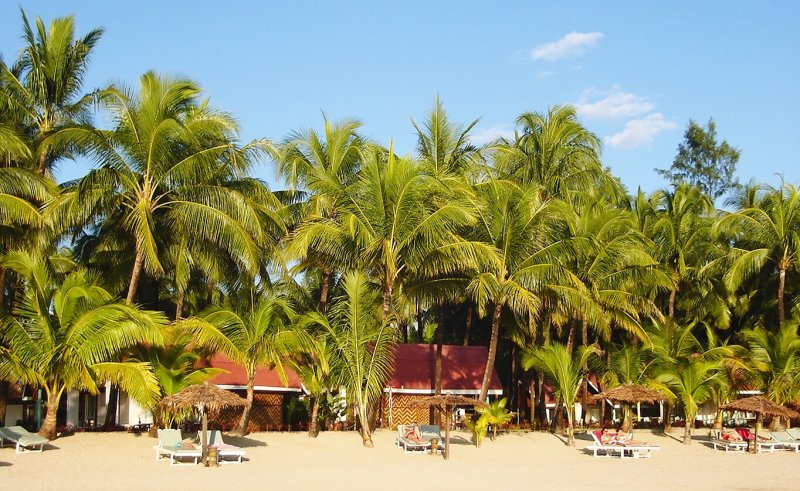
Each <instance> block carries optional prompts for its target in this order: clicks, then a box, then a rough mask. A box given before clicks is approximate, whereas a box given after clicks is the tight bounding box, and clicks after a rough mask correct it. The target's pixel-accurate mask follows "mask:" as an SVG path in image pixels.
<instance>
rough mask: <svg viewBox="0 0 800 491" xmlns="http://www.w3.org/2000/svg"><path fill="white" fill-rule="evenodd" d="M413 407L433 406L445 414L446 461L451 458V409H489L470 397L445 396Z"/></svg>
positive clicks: (428, 398)
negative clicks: (458, 407)
mask: <svg viewBox="0 0 800 491" xmlns="http://www.w3.org/2000/svg"><path fill="white" fill-rule="evenodd" d="M411 405H412V406H432V407H435V408H436V409H438V410H439V411H440V412H441V413H442V414H444V417H445V421H444V459H445V460H447V459H449V458H450V413H452V411H451V409H452V408H454V407H455V406H475V407H489V405H488V404H486V403H485V402H483V401H479V400H478V399H471V398H469V397H464V396H459V395H452V394H444V395H438V396H431V397H426V398H424V399H420V400H418V401H414V402H413V403H412V404H411Z"/></svg>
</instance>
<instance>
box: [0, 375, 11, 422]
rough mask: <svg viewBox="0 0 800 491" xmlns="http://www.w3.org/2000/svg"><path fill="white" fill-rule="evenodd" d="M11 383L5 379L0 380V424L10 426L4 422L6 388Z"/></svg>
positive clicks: (6, 401)
mask: <svg viewBox="0 0 800 491" xmlns="http://www.w3.org/2000/svg"><path fill="white" fill-rule="evenodd" d="M9 387H11V384H10V383H9V382H7V381H5V380H0V426H11V425H7V424H6V409H8V389H9Z"/></svg>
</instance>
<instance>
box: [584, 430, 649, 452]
mask: <svg viewBox="0 0 800 491" xmlns="http://www.w3.org/2000/svg"><path fill="white" fill-rule="evenodd" d="M590 434H591V435H592V439H593V440H594V443H593V444H592V445H589V446H588V447H586V450H587V451H591V452H592V454H593V455H594V456H595V457H599V456H602V455H605V456H609V457H610V456H613V455H614V454H619V456H620V458H623V459H630V458H641V457H643V458H650V457H651V456H652V452H653V451H656V450H661V447H659V446H658V445H650V444H648V443H644V442H637V441H635V440H633V438H632V435H630V434H626V435H624V437H623V435H622V434H619V435H614V436H613V438H608V441H606V438H604V435H603V430H595V431H592V432H590ZM606 436H608V435H606Z"/></svg>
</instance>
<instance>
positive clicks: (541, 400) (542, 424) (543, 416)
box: [536, 372, 547, 429]
mask: <svg viewBox="0 0 800 491" xmlns="http://www.w3.org/2000/svg"><path fill="white" fill-rule="evenodd" d="M536 378H537V379H538V385H539V393H538V394H537V396H536V397H537V401H536V402H537V404H536V405H537V410H538V413H539V429H544V428H546V427H547V401H546V399H545V397H546V394H545V393H546V392H547V388H546V387H545V385H544V374H543V373H541V372H539V373H537V374H536Z"/></svg>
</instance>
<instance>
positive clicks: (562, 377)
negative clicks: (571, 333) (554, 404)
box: [522, 343, 600, 446]
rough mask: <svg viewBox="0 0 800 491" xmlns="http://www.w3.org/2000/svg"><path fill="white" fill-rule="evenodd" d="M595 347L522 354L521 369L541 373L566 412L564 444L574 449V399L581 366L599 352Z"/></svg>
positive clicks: (553, 346)
mask: <svg viewBox="0 0 800 491" xmlns="http://www.w3.org/2000/svg"><path fill="white" fill-rule="evenodd" d="M599 352H600V351H599V349H598V348H597V347H596V346H593V345H592V346H581V347H579V348H578V349H577V350H575V352H574V353H570V352H569V351H568V350H567V347H566V346H565V345H563V344H560V343H547V344H545V345H544V346H538V347H531V348H527V349H525V350H524V351H523V352H522V366H523V367H524V368H525V369H526V370H530V369H531V368H535V369H536V370H540V371H542V372H543V373H544V374H545V376H546V377H547V378H548V379H550V381H551V382H552V383H553V385H554V387H555V396H556V399H558V404H559V405H561V404H563V405H564V407H565V408H566V413H567V425H568V426H567V445H569V446H575V434H574V419H575V402H576V401H577V399H578V388H579V387H578V385H579V384H580V381H581V377H582V372H583V367H585V366H587V364H588V362H589V359H590V358H591V357H592V356H594V355H597V354H598V353H599Z"/></svg>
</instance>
